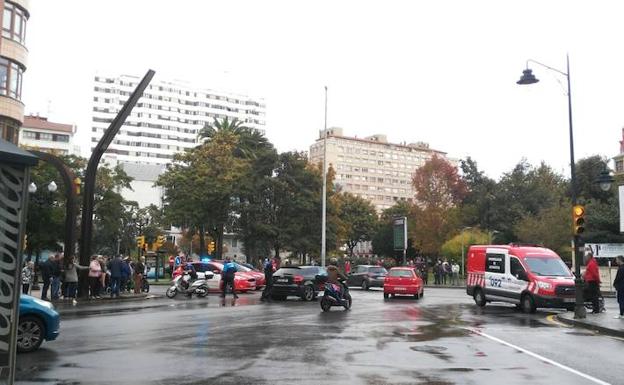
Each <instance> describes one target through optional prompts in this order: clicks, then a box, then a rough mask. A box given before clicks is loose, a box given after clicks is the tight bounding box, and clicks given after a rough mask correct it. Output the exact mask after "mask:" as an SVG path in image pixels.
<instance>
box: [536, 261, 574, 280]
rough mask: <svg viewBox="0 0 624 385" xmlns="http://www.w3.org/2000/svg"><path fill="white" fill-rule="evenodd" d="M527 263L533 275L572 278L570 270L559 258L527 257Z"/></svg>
mask: <svg viewBox="0 0 624 385" xmlns="http://www.w3.org/2000/svg"><path fill="white" fill-rule="evenodd" d="M525 261H526V263H527V265H529V269H530V270H531V271H532V272H533V274H536V275H541V276H546V277H570V276H571V275H572V273H570V269H568V267H567V266H566V265H565V263H563V261H562V260H561V259H559V258H552V257H526V258H525Z"/></svg>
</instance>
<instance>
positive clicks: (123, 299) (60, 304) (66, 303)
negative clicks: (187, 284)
mask: <svg viewBox="0 0 624 385" xmlns="http://www.w3.org/2000/svg"><path fill="white" fill-rule="evenodd" d="M162 297H164V296H163V295H161V294H140V295H137V296H131V297H130V296H128V297H119V298H110V297H108V296H106V297H102V298H100V299H84V298H83V299H80V298H78V299H77V301H78V303H79V304H81V305H88V306H91V305H97V304H104V303H117V302H133V301H142V300H146V299H155V298H162ZM52 304H54V306H55V307H56V308H65V307H73V306H74V305H73V304H72V302H71V301H63V300H60V301H54V302H52Z"/></svg>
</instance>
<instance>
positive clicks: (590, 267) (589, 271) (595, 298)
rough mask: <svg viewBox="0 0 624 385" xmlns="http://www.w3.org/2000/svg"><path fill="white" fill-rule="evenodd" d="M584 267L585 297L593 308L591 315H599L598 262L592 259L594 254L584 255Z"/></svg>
mask: <svg viewBox="0 0 624 385" xmlns="http://www.w3.org/2000/svg"><path fill="white" fill-rule="evenodd" d="M585 258H586V266H587V268H586V269H585V277H584V279H585V283H586V284H587V296H588V298H587V299H588V300H591V302H592V307H593V311H592V313H593V314H598V313H600V303H599V297H600V272H599V271H598V262H596V258H594V254H593V253H592V252H591V251H589V252H587V254H586V255H585Z"/></svg>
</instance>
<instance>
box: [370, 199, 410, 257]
mask: <svg viewBox="0 0 624 385" xmlns="http://www.w3.org/2000/svg"><path fill="white" fill-rule="evenodd" d="M394 217H408V229H409V228H410V227H412V226H418V224H417V223H415V222H412V220H413V219H414V218H413V216H412V206H411V205H410V203H409V202H406V201H399V202H397V203H396V204H395V205H394V206H392V207H390V208H387V209H385V210H383V211H382V212H381V216H380V218H379V221H378V224H377V229H376V230H375V232H374V235H373V238H372V243H373V252H374V253H375V254H377V255H379V256H383V257H398V255H397V253H396V252H395V250H394V241H393V230H392V229H393V228H392V219H393V218H394ZM411 241H412V240H411V239H410V240H408V242H411Z"/></svg>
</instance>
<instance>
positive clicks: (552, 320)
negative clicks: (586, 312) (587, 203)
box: [546, 314, 572, 328]
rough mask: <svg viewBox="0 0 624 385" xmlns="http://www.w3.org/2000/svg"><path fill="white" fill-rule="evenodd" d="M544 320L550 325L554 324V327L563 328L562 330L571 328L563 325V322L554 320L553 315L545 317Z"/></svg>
mask: <svg viewBox="0 0 624 385" xmlns="http://www.w3.org/2000/svg"><path fill="white" fill-rule="evenodd" d="M546 319H547V320H548V321H550V322H552V323H554V324H555V325H558V326H561V327H564V328H571V327H572V326H570V325H568V324H564V323H563V322H559V321H557V320H556V319H555V315H554V314H551V315H549V316H546Z"/></svg>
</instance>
